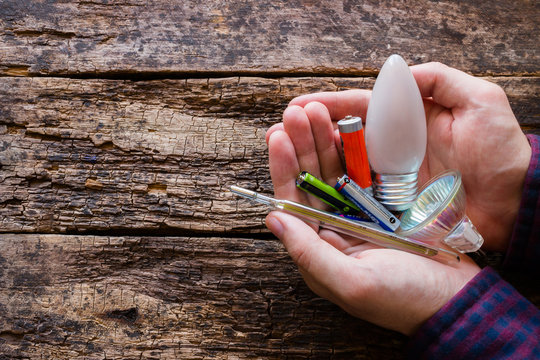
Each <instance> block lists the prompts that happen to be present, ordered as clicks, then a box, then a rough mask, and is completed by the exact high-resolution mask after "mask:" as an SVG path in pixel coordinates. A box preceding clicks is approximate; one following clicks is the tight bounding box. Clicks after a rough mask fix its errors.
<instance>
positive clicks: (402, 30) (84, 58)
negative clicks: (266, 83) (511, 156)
mask: <svg viewBox="0 0 540 360" xmlns="http://www.w3.org/2000/svg"><path fill="white" fill-rule="evenodd" d="M0 7H1V8H0V9H1V11H0V29H1V30H2V31H1V32H0V74H4V75H15V76H20V75H23V76H25V75H30V76H32V75H70V76H73V75H86V76H129V75H130V74H142V75H146V76H148V74H154V75H156V74H161V75H166V76H171V75H174V74H200V73H201V72H202V73H205V72H210V73H211V72H218V73H233V74H253V73H255V74H260V73H265V74H272V73H275V74H288V73H291V74H292V73H295V74H298V73H304V74H318V75H328V74H347V75H358V74H373V73H375V72H376V71H377V69H379V68H380V66H381V65H382V63H383V62H384V59H385V58H386V57H388V56H389V55H390V54H392V53H399V54H401V55H403V56H404V57H405V58H406V59H407V60H408V61H409V62H410V63H421V62H427V61H441V62H444V63H447V64H448V65H450V66H453V67H457V68H459V69H462V70H466V71H470V72H473V73H475V74H484V75H493V74H495V75H502V74H514V75H523V74H536V75H538V71H539V70H538V60H539V58H538V38H539V37H540V30H539V27H538V25H537V19H538V18H539V17H540V5H539V4H538V2H536V1H489V2H452V1H428V0H419V1H407V2H405V1H394V0H384V1H362V2H354V1H341V2H336V1H328V0H325V1H311V0H296V1H270V0H264V1H256V2H245V1H228V2H223V1H217V0H212V1H205V2H204V3H199V2H196V1H182V2H170V1H166V0H161V1H152V2H147V1H140V0H126V1H122V2H111V1H108V0H92V1H87V0H81V1H45V0H41V1H35V0H3V1H2V3H1V4H0Z"/></svg>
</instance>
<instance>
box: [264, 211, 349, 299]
mask: <svg viewBox="0 0 540 360" xmlns="http://www.w3.org/2000/svg"><path fill="white" fill-rule="evenodd" d="M266 226H267V227H268V229H270V231H272V233H274V235H276V236H277V237H278V238H279V239H280V240H281V241H282V242H283V245H284V246H285V248H286V249H287V251H288V253H289V255H290V256H291V258H292V259H293V261H294V262H295V263H296V264H297V265H298V267H299V268H300V269H301V270H302V272H303V273H305V274H306V275H307V276H309V277H311V278H313V279H316V281H317V282H318V283H319V284H320V285H322V286H323V287H326V288H329V289H332V288H335V286H336V284H340V283H342V281H343V280H344V279H346V278H347V276H348V272H347V268H350V265H349V263H350V262H351V260H353V259H351V258H349V257H348V256H347V255H345V254H343V253H342V252H340V251H339V250H338V249H336V248H334V247H333V246H332V245H330V244H329V243H327V242H326V241H324V240H322V239H321V238H320V237H319V235H317V233H316V232H315V231H313V229H312V228H310V227H309V226H307V225H306V224H305V223H304V222H303V221H302V220H300V219H298V218H295V217H294V216H291V215H288V214H284V213H282V212H278V211H273V212H271V213H270V214H269V215H268V216H267V218H266Z"/></svg>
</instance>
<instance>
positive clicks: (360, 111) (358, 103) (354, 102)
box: [289, 89, 371, 121]
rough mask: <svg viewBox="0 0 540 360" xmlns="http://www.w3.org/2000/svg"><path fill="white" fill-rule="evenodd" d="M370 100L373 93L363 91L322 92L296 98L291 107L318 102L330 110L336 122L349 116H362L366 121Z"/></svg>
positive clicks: (331, 116)
mask: <svg viewBox="0 0 540 360" xmlns="http://www.w3.org/2000/svg"><path fill="white" fill-rule="evenodd" d="M370 98H371V91H369V90H361V89H355V90H345V91H331V92H320V93H315V94H308V95H302V96H299V97H297V98H294V99H293V100H291V102H290V103H289V106H293V105H298V106H302V107H304V106H306V105H307V104H309V103H310V102H313V101H317V102H320V103H322V104H323V105H324V106H326V107H327V108H328V112H329V113H330V118H331V119H332V120H334V121H337V120H341V119H343V118H344V117H345V116H347V115H353V116H360V117H361V118H362V119H365V118H366V112H367V108H368V103H369V99H370Z"/></svg>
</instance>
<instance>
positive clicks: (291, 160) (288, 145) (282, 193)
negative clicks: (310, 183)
mask: <svg viewBox="0 0 540 360" xmlns="http://www.w3.org/2000/svg"><path fill="white" fill-rule="evenodd" d="M268 162H269V167H270V177H271V179H272V184H273V185H274V195H275V196H276V198H278V199H288V200H293V201H298V202H303V201H305V200H306V199H305V197H303V196H301V194H300V192H299V191H298V190H297V189H296V183H295V182H296V177H297V176H298V173H299V172H300V168H299V165H298V161H297V160H296V152H295V150H294V145H293V144H292V141H291V139H290V138H289V136H288V135H287V134H286V133H285V132H284V131H281V130H276V131H274V132H273V133H272V134H271V135H270V137H269V139H268Z"/></svg>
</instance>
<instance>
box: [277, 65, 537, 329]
mask: <svg viewBox="0 0 540 360" xmlns="http://www.w3.org/2000/svg"><path fill="white" fill-rule="evenodd" d="M412 70H413V73H414V75H415V77H416V79H417V82H418V84H419V87H420V90H421V93H422V95H423V96H424V97H425V98H426V100H425V107H426V114H427V125H428V149H427V154H426V158H425V161H424V163H423V165H422V167H421V172H420V181H421V182H423V181H427V180H428V179H429V178H431V177H432V176H434V175H436V174H438V173H440V172H441V171H443V170H445V169H448V168H454V169H458V170H460V171H461V172H462V176H463V182H464V185H465V188H466V191H467V192H468V197H469V199H468V204H467V205H468V214H469V217H470V218H471V219H472V221H473V223H475V224H477V226H478V227H479V230H480V231H481V232H482V233H483V235H484V236H485V238H486V243H488V241H489V243H490V244H491V245H492V247H493V248H496V247H497V246H501V245H502V246H504V241H500V239H502V238H503V236H502V235H500V234H498V233H497V232H496V231H491V232H489V230H490V226H495V227H497V228H499V229H501V231H504V230H505V229H506V228H505V226H502V225H503V224H502V223H501V218H499V217H498V216H499V215H501V216H503V215H504V216H510V217H512V216H513V217H514V218H515V215H512V214H513V211H514V207H513V205H515V211H516V212H517V207H518V206H519V198H520V195H521V192H520V191H521V186H522V183H523V177H524V175H525V172H526V169H527V165H528V161H529V158H530V148H528V143H527V140H526V138H525V137H524V136H523V134H522V133H521V130H519V126H518V125H517V122H516V121H515V118H514V116H513V114H512V112H511V110H510V108H509V105H508V101H507V100H506V96H504V93H503V92H502V90H500V88H498V87H496V86H494V85H492V84H490V83H487V82H483V81H481V80H479V79H475V78H473V77H470V76H468V75H466V74H464V73H461V72H458V71H457V70H454V69H450V68H447V67H445V66H443V65H440V64H425V65H419V66H417V67H413V69H412ZM501 93H502V94H501ZM369 96H370V92H369V91H365V90H353V91H347V92H341V93H320V94H313V95H307V96H301V97H299V98H296V99H294V100H293V101H292V102H291V104H290V106H289V108H288V109H287V110H286V111H285V113H284V121H283V123H282V124H279V125H276V126H274V127H272V128H271V129H270V130H269V131H268V133H267V142H268V144H269V155H270V172H271V176H272V181H273V183H274V189H275V194H276V197H278V198H283V199H291V200H295V201H299V202H304V203H310V202H311V203H312V205H314V204H313V200H312V199H309V198H306V196H305V195H304V194H302V193H300V192H298V191H297V190H296V188H295V184H294V180H295V178H296V175H297V174H298V173H299V172H300V170H307V171H309V172H311V173H313V174H314V175H316V176H318V177H320V178H322V179H323V180H326V181H327V182H330V183H332V182H333V181H335V179H336V177H337V176H339V175H342V174H343V172H344V171H343V169H342V167H341V162H340V159H339V155H338V154H339V153H338V149H337V146H336V134H335V132H334V125H333V123H332V120H339V119H341V118H343V117H344V116H345V115H358V116H361V117H363V118H365V113H366V109H367V103H368V101H369ZM491 102H493V103H491ZM516 129H517V131H516ZM477 134H489V137H488V138H482V139H477V137H478V136H477ZM462 137H464V138H462ZM480 137H481V136H480ZM489 138H493V139H495V140H496V142H495V143H493V142H492V141H490V140H489ZM506 146H507V147H508V149H506V150H505V149H504V148H505V147H506ZM489 155H492V156H495V157H498V158H496V159H495V160H492V159H485V158H486V157H489ZM525 159H526V160H525ZM508 160H511V161H508ZM499 161H501V163H499ZM490 171H494V172H495V174H496V175H495V176H494V175H493V174H491V172H490ZM510 175H511V176H510ZM502 176H504V177H506V176H510V179H511V180H509V179H507V178H503V179H501V178H500V177H502ZM501 192H502V193H501ZM516 194H517V196H514V195H516ZM501 195H502V196H505V195H507V196H508V197H509V198H507V199H502V200H500V199H498V196H501ZM516 197H517V201H516ZM510 198H511V199H510ZM315 205H317V204H315ZM505 220H506V219H505ZM513 220H514V219H512V222H513ZM503 222H505V221H503ZM267 226H268V227H269V229H270V230H271V231H272V232H274V233H275V234H276V236H278V237H279V238H280V239H281V240H282V241H283V243H284V244H285V247H286V248H287V250H288V251H289V253H290V255H291V257H292V258H293V260H294V261H295V262H296V263H297V265H298V266H299V269H300V271H301V273H302V275H303V276H304V278H305V280H306V282H307V283H308V285H309V286H310V287H311V288H312V289H313V290H314V291H315V292H316V293H317V294H319V295H321V296H323V297H325V298H327V299H329V300H331V301H333V302H335V303H337V304H338V305H340V306H341V307H342V308H344V309H345V310H346V311H348V312H350V313H351V314H353V315H355V316H358V317H361V318H363V319H365V320H368V321H371V322H373V323H376V324H378V325H381V326H384V327H387V328H391V329H394V330H398V331H401V332H403V333H405V334H411V333H412V332H414V331H415V329H416V328H418V327H419V326H420V325H421V324H422V323H423V322H424V321H425V320H427V319H428V318H429V317H431V316H432V315H433V314H434V313H435V312H436V311H437V310H438V309H439V308H440V307H441V306H442V305H443V304H445V303H446V302H447V301H448V300H450V298H451V297H452V296H454V295H455V294H456V293H457V292H458V291H459V290H460V289H461V288H462V287H463V286H464V285H465V284H466V283H467V282H468V281H469V280H470V279H471V278H472V277H473V276H474V275H476V273H477V272H478V271H479V268H478V266H476V264H474V263H473V262H472V261H471V260H470V259H469V258H467V257H464V259H463V262H462V263H461V264H459V265H458V266H456V267H451V266H447V265H443V264H440V263H437V262H434V261H432V260H429V259H425V258H422V257H419V256H416V255H411V254H407V253H403V252H399V251H395V250H389V249H379V248H376V247H374V246H372V245H371V244H367V243H364V242H362V241H359V240H357V239H352V238H345V237H341V236H339V235H337V234H335V233H334V232H331V231H328V230H321V231H318V230H319V229H317V228H315V227H309V226H307V225H306V224H305V223H303V222H302V221H299V220H298V219H295V218H292V217H290V216H288V215H286V214H282V213H271V214H270V215H269V216H268V218H267ZM495 230H496V229H495ZM483 231H484V232H483ZM485 231H488V233H486V232H485ZM510 231H511V226H510V230H508V229H506V233H508V234H509V232H510ZM317 232H318V233H317ZM488 234H489V235H488Z"/></svg>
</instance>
